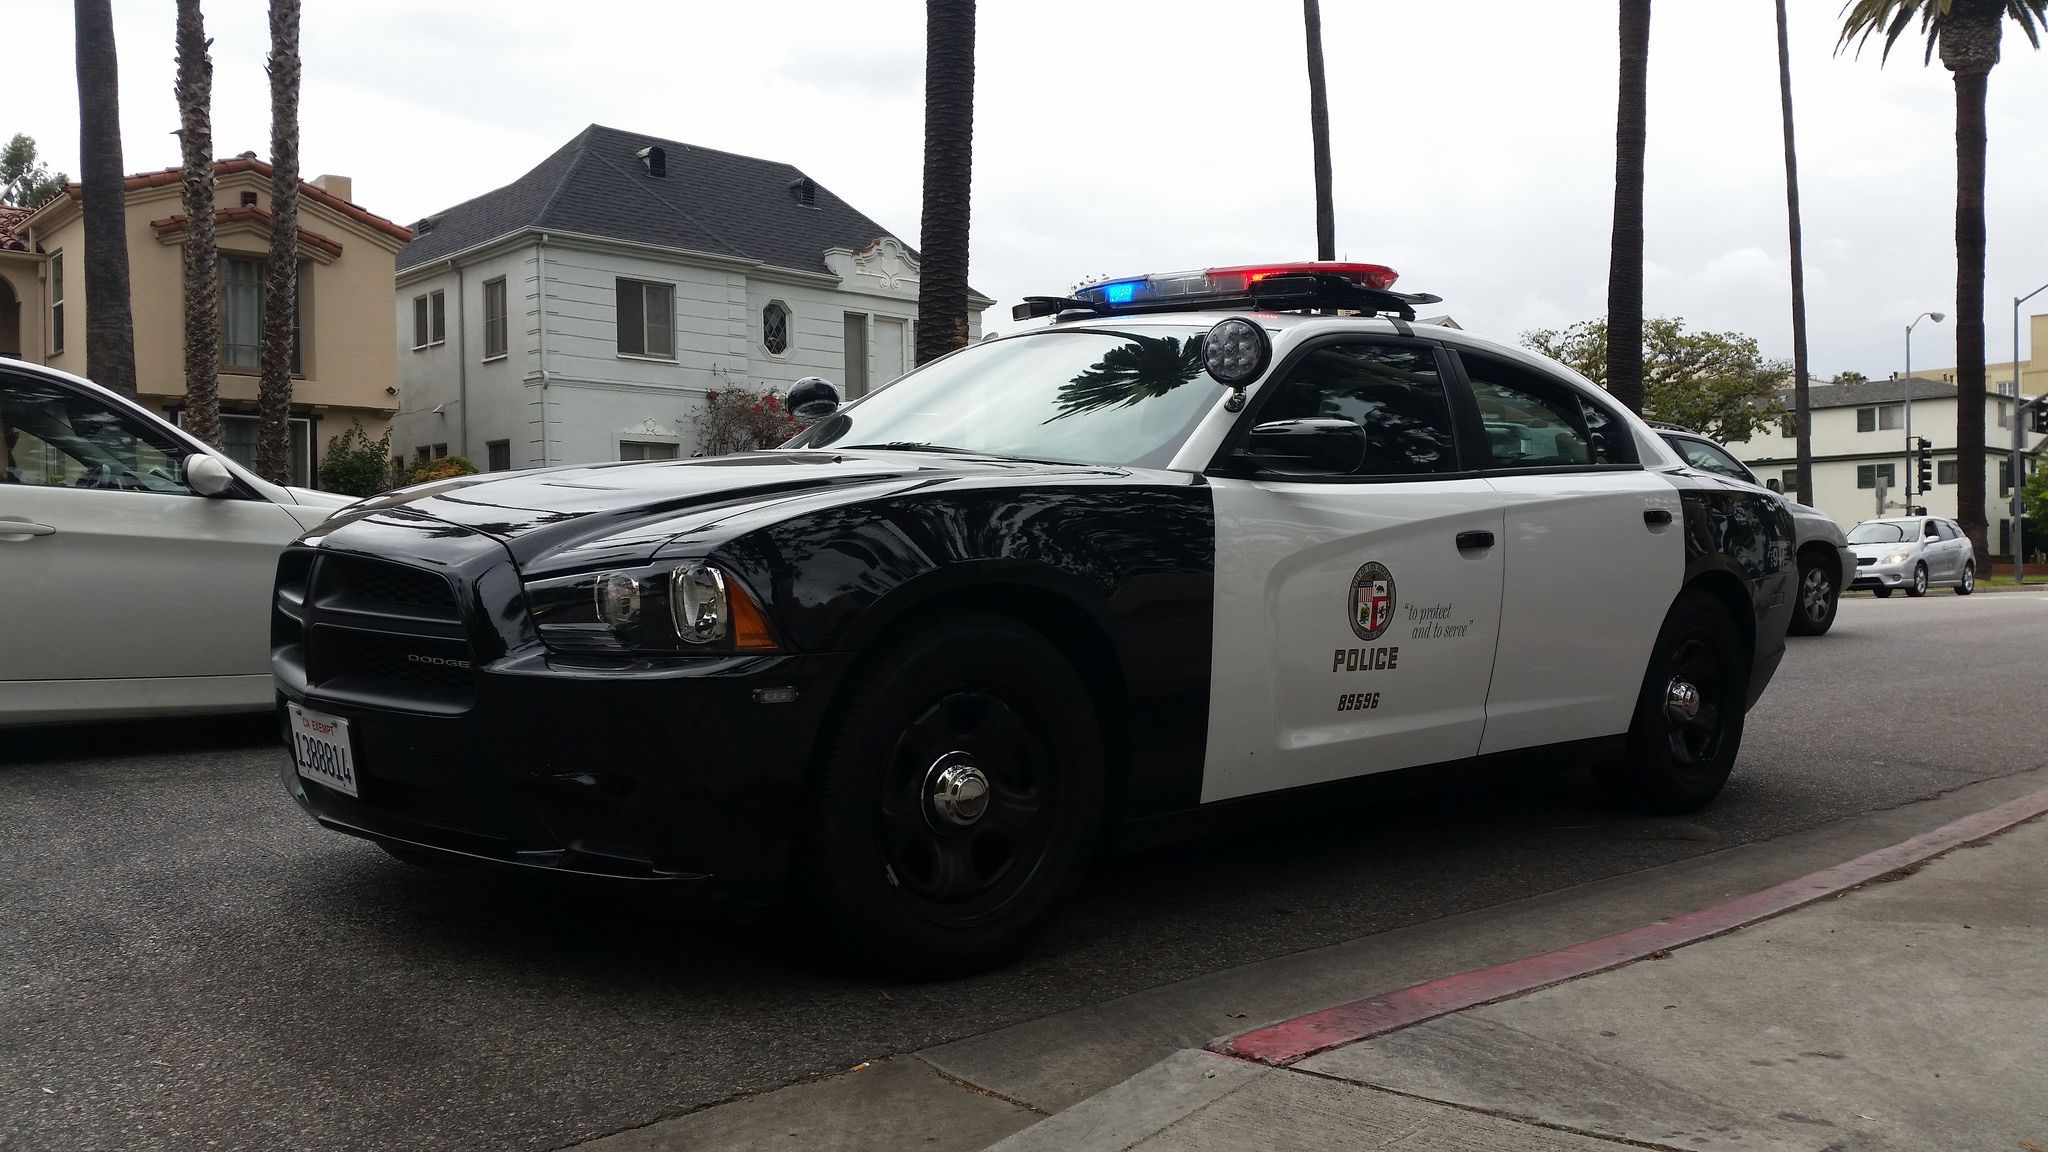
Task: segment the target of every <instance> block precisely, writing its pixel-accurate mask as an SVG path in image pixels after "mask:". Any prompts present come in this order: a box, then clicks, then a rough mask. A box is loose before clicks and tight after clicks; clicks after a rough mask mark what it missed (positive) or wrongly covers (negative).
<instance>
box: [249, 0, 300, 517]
mask: <svg viewBox="0 0 2048 1152" xmlns="http://www.w3.org/2000/svg"><path fill="white" fill-rule="evenodd" d="M270 168H271V172H270V264H269V267H268V268H267V269H265V271H264V277H263V367H262V372H263V375H262V381H261V383H259V384H258V385H257V389H256V412H257V415H258V416H259V417H260V420H259V423H258V425H257V434H256V472H257V474H258V475H261V476H262V477H263V478H264V479H266V480H271V481H275V482H277V483H280V484H282V483H286V482H288V481H289V480H290V479H291V470H292V456H291V437H290V422H291V414H292V344H293V340H292V330H293V328H295V327H296V326H297V320H298V317H297V316H296V313H297V311H298V298H299V0H270Z"/></svg>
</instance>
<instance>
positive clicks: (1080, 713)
mask: <svg viewBox="0 0 2048 1152" xmlns="http://www.w3.org/2000/svg"><path fill="white" fill-rule="evenodd" d="M828 740H829V743H828V744H827V746H826V747H825V748H824V750H823V753H822V756H821V759H820V762H819V769H818V784H817V787H816V788H815V790H814V797H815V800H814V803H813V804H812V805H811V810H810V812H809V819H808V827H807V829H806V837H805V842H806V848H807V851H808V854H809V862H810V866H811V868H812V870H813V873H814V880H813V892H812V896H813V898H814V900H815V901H816V904H817V908H818V911H819V913H820V914H821V915H820V923H821V926H823V927H825V928H826V929H827V930H829V931H830V932H831V933H832V935H833V936H834V937H835V939H836V942H837V944H838V946H839V947H840V949H841V950H842V951H843V952H844V953H846V954H848V955H849V956H850V958H852V959H853V960H854V961H855V962H857V963H859V964H861V965H863V966H865V967H867V968H870V969H872V970H876V971H879V972H882V973H885V974H888V975H893V976H904V977H910V978H917V979H928V978H943V977H950V976H959V975H965V974H968V973H972V972H976V971H980V970H982V969H985V968H988V967H991V966H993V965H996V964H999V963H1001V962H1003V961H1005V960H1008V959H1009V958H1011V957H1012V956H1014V955H1016V954H1017V953H1018V952H1019V951H1021V950H1022V949H1023V948H1024V946H1025V945H1026V944H1028V943H1029V942H1030V940H1031V938H1032V936H1033V935H1034V934H1035V933H1036V932H1037V930H1038V929H1039V928H1040V927H1042V926H1043V925H1044V923H1045V922H1046V921H1047V920H1048V919H1049V917H1050V915H1051V913H1052V911H1053V909H1054V908H1055V907H1056V906H1057V905H1058V904H1059V903H1060V901H1061V899H1062V898H1063V897H1065V896H1066V895H1067V893H1068V892H1069V891H1070V890H1071V889H1072V887H1073V886H1074V884H1075V882H1076V881H1078V880H1079V878H1080V876H1081V873H1082V871H1083V869H1084V867H1085V865H1086V864H1087V862H1088V861H1089V859H1090V857H1091V855H1092V853H1093V850H1094V845H1095V840H1096V836H1097V834H1098V832H1099V830H1100V826H1101V822H1102V812H1103V782H1102V777H1103V772H1102V743H1101V735H1100V731H1099V729H1098V727H1097V723H1096V715H1095V705H1094V701H1093V700H1092V698H1091V697H1090V696H1089V694H1088V690H1087V688H1086V687H1085V686H1084V685H1083V684H1082V683H1081V680H1080V677H1079V676H1077V675H1076V674H1075V671H1074V669H1073V667H1072V666H1071V665H1069V664H1068V662H1067V660H1066V657H1065V656H1063V655H1062V654H1061V653H1060V651H1059V649H1057V648H1055V647H1053V645H1052V644H1051V643H1050V642H1049V641H1047V640H1046V639H1045V638H1044V637H1043V636H1041V635H1039V634H1038V633H1036V632H1033V631H1031V630H1030V629H1028V628H1025V627H1023V626H1022V625H1020V624H1017V623H1015V622H1012V621H1010V620H1008V619H1005V618H1003V617H999V616H992V615H984V614H961V615H955V616H949V617H945V618H943V619H942V620H939V621H934V622H932V623H930V624H927V625H926V626H924V627H921V628H919V629H918V630H917V631H915V632H913V633H910V634H908V635H906V636H904V637H903V638H902V639H900V640H899V641H897V642H896V643H895V644H894V645H892V646H891V647H890V648H889V649H888V650H887V651H886V653H885V654H884V655H883V656H882V658H881V659H880V661H879V663H877V664H876V665H873V666H870V667H869V668H868V669H867V670H866V671H865V672H864V673H863V674H862V685H861V687H860V688H859V689H857V690H856V691H855V692H854V694H853V695H852V696H851V697H850V698H849V699H848V700H847V701H846V702H845V704H844V706H843V707H842V708H841V709H840V710H839V711H838V713H837V720H836V722H835V723H834V726H833V729H832V735H831V736H830V737H829V738H828ZM949 776H950V779H949ZM977 777H978V778H979V779H980V780H982V781H984V788H985V791H984V793H983V796H984V797H985V798H984V799H983V800H982V803H983V804H985V805H986V807H985V808H980V809H979V810H978V811H977V810H976V805H975V803H974V798H973V787H972V781H973V780H974V779H976V778H977ZM947 783H950V784H953V785H954V786H956V787H965V788H966V794H965V795H964V796H963V797H962V798H961V799H959V800H956V801H953V802H952V803H950V804H949V803H948V801H947V800H945V799H943V798H941V797H940V795H939V793H942V792H945V791H946V788H945V786H944V785H945V784H947Z"/></svg>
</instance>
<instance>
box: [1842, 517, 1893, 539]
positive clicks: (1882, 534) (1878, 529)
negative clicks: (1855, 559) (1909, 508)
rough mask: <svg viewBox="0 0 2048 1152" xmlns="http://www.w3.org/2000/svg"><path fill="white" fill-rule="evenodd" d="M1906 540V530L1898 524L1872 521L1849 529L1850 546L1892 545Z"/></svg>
mask: <svg viewBox="0 0 2048 1152" xmlns="http://www.w3.org/2000/svg"><path fill="white" fill-rule="evenodd" d="M1905 538H1906V529H1905V527H1904V526H1903V525H1900V524H1887V523H1885V522H1884V521H1882V520H1873V521H1871V522H1870V523H1868V524H1858V525H1857V526H1856V527H1854V528H1851V529H1849V543H1851V544H1893V543H1897V542H1898V541H1900V540H1904V539H1905Z"/></svg>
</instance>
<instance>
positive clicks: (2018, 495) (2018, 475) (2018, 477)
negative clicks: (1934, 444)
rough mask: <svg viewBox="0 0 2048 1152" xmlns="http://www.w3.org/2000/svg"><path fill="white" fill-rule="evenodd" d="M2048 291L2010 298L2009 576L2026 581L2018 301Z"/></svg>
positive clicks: (2024, 433)
mask: <svg viewBox="0 0 2048 1152" xmlns="http://www.w3.org/2000/svg"><path fill="white" fill-rule="evenodd" d="M2043 292H2048V284H2043V285H2041V286H2040V287H2039V288H2036V289H2034V290H2033V291H2032V292H2029V293H2027V294H2026V295H2025V296H2015V297H2013V298H2012V509H2011V511H2012V580H2013V583H2015V584H2025V583H2026V582H2027V492H2026V489H2027V398H2026V396H2025V394H2024V393H2022V392H2021V391H2020V305H2022V304H2025V303H2026V302H2027V301H2029V300H2032V299H2033V298H2034V297H2036V296H2039V295H2040V294H2041V293H2043Z"/></svg>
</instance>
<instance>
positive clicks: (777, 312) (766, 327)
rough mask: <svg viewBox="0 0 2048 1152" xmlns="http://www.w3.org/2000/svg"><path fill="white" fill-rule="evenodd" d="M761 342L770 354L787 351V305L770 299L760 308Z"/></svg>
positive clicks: (777, 354) (780, 353) (779, 353)
mask: <svg viewBox="0 0 2048 1152" xmlns="http://www.w3.org/2000/svg"><path fill="white" fill-rule="evenodd" d="M761 344H762V346H763V347H765V348H767V349H768V354H769V355H771V356H780V355H782V354H783V353H784V352H787V351H789V305H787V304H784V303H783V302H782V301H780V300H770V301H769V302H768V306H767V307H765V308H763V309H761Z"/></svg>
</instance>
